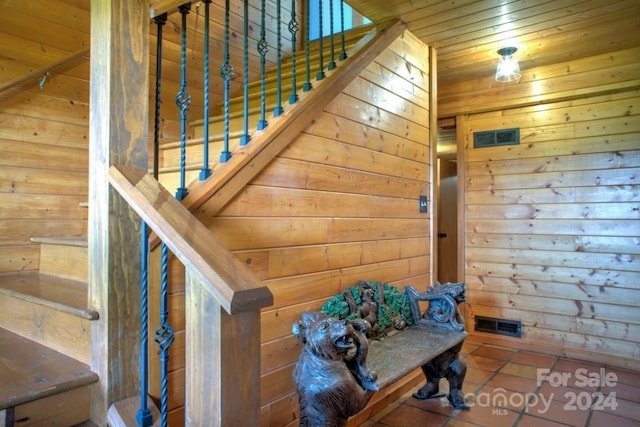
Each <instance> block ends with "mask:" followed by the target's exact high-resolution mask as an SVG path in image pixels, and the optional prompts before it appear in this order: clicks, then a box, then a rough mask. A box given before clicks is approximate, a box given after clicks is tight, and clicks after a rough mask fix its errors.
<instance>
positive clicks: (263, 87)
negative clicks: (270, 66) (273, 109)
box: [256, 0, 269, 130]
mask: <svg viewBox="0 0 640 427" xmlns="http://www.w3.org/2000/svg"><path fill="white" fill-rule="evenodd" d="M261 6H262V8H261V13H260V40H259V41H258V53H259V54H260V120H259V121H258V125H257V126H256V128H257V129H258V130H263V129H265V128H266V127H267V125H268V122H267V118H266V107H267V106H266V104H267V83H266V81H265V79H266V70H265V64H266V59H267V52H268V51H269V45H268V44H267V39H266V32H267V31H266V28H265V14H266V13H267V11H266V10H265V0H262V4H261Z"/></svg>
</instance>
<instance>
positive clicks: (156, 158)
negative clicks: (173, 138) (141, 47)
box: [152, 13, 167, 179]
mask: <svg viewBox="0 0 640 427" xmlns="http://www.w3.org/2000/svg"><path fill="white" fill-rule="evenodd" d="M154 21H155V23H156V26H157V28H158V32H157V38H156V103H155V109H154V120H153V165H152V170H153V177H154V178H155V179H158V175H159V169H158V168H159V164H160V107H161V106H162V97H161V92H162V28H163V27H164V24H166V22H167V14H166V13H163V14H162V15H159V16H157V17H156V18H154Z"/></svg>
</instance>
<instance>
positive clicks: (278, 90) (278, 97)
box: [273, 0, 284, 117]
mask: <svg viewBox="0 0 640 427" xmlns="http://www.w3.org/2000/svg"><path fill="white" fill-rule="evenodd" d="M276 8H277V10H276V22H277V25H278V29H277V34H276V38H277V39H278V42H277V43H278V44H277V49H276V50H277V53H276V55H277V62H278V63H277V64H276V68H277V69H276V107H275V108H274V109H273V117H278V116H280V115H282V114H283V113H284V108H282V12H281V9H282V8H281V5H280V0H277V1H276Z"/></svg>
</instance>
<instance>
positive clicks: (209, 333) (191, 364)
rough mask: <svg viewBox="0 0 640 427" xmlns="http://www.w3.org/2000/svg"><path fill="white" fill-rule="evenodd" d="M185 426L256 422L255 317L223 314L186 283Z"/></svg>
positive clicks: (194, 283) (189, 279)
mask: <svg viewBox="0 0 640 427" xmlns="http://www.w3.org/2000/svg"><path fill="white" fill-rule="evenodd" d="M185 310H186V313H185V318H186V319H185V320H186V325H185V329H186V330H185V333H186V337H185V339H186V346H185V347H186V372H185V376H186V384H185V399H186V403H185V425H186V426H204V425H207V426H228V427H235V426H249V425H255V424H256V422H257V421H256V420H259V419H260V356H259V354H260V312H259V310H256V311H253V312H246V313H239V314H233V315H231V314H228V313H227V312H226V311H224V309H223V308H222V307H220V304H218V302H217V301H216V299H215V298H214V297H213V295H211V294H210V293H209V292H207V291H206V289H205V287H204V286H203V285H202V283H200V281H199V280H198V279H197V278H196V277H195V276H194V275H191V274H189V272H187V275H186V283H185Z"/></svg>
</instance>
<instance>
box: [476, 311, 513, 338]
mask: <svg viewBox="0 0 640 427" xmlns="http://www.w3.org/2000/svg"><path fill="white" fill-rule="evenodd" d="M475 329H476V331H479V332H489V333H492V334H498V335H507V336H510V337H516V338H520V337H522V322H520V321H519V320H508V319H496V318H493V317H481V316H475Z"/></svg>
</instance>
